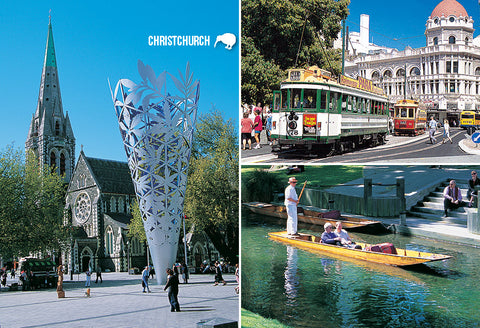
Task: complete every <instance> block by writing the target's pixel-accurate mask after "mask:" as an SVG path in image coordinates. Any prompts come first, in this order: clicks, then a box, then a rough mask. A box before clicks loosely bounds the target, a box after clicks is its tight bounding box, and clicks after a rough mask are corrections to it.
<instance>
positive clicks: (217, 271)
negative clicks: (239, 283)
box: [213, 261, 227, 286]
mask: <svg viewBox="0 0 480 328" xmlns="http://www.w3.org/2000/svg"><path fill="white" fill-rule="evenodd" d="M219 282H223V285H224V286H225V285H226V284H227V283H226V281H225V280H223V276H222V266H221V265H220V262H218V261H216V262H215V283H214V284H213V285H214V286H217V285H218V283H219Z"/></svg>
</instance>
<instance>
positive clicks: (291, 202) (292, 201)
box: [285, 177, 298, 235]
mask: <svg viewBox="0 0 480 328" xmlns="http://www.w3.org/2000/svg"><path fill="white" fill-rule="evenodd" d="M288 183H289V186H288V187H287V188H285V207H286V208H287V216H288V218H287V234H289V235H297V220H298V219H297V205H298V196H297V191H296V190H295V186H296V185H297V179H295V177H291V178H289V179H288Z"/></svg>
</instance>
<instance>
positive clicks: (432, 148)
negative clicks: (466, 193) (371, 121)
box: [241, 128, 480, 165]
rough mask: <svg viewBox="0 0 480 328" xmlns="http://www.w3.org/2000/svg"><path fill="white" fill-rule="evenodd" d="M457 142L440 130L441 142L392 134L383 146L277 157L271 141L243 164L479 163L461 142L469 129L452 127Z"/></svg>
mask: <svg viewBox="0 0 480 328" xmlns="http://www.w3.org/2000/svg"><path fill="white" fill-rule="evenodd" d="M451 137H452V140H453V143H452V144H451V143H450V142H447V143H445V144H442V142H441V141H442V134H441V132H437V134H436V138H437V143H435V144H431V143H430V140H429V138H428V135H427V134H423V135H420V136H417V137H395V136H389V137H388V138H387V143H386V144H385V145H383V146H379V147H375V148H368V149H362V150H359V151H355V152H350V153H346V154H342V155H336V156H330V157H325V156H322V157H305V156H299V155H298V154H297V155H295V154H288V153H286V154H283V155H280V156H277V155H276V154H274V153H272V152H271V147H270V146H269V145H268V144H265V145H262V148H261V149H253V150H246V151H242V156H241V158H242V164H243V165H246V164H278V163H288V164H290V163H291V164H296V163H306V164H332V163H336V164H340V163H341V164H366V163H370V164H371V163H375V164H385V163H388V164H476V163H478V162H479V161H480V156H478V155H471V154H467V153H465V152H464V151H463V150H462V149H460V147H459V146H458V143H459V142H460V141H461V140H463V139H465V138H466V133H465V130H463V129H460V128H452V129H451Z"/></svg>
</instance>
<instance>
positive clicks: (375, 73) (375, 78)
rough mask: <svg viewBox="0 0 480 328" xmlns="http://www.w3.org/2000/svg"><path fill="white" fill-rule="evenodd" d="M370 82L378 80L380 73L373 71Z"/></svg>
mask: <svg viewBox="0 0 480 328" xmlns="http://www.w3.org/2000/svg"><path fill="white" fill-rule="evenodd" d="M372 80H373V81H378V80H380V73H378V71H375V72H373V73H372Z"/></svg>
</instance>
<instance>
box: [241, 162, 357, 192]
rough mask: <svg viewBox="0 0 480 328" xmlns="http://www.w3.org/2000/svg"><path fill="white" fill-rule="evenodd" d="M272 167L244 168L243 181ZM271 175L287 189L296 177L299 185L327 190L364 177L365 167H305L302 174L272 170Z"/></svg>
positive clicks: (284, 170)
mask: <svg viewBox="0 0 480 328" xmlns="http://www.w3.org/2000/svg"><path fill="white" fill-rule="evenodd" d="M269 168H270V166H242V181H244V180H246V179H248V178H249V177H250V175H251V174H252V172H253V171H255V170H258V169H263V170H268V169H269ZM269 173H270V174H272V175H274V176H275V177H276V179H278V180H279V181H281V182H282V184H283V185H284V186H285V187H286V186H287V185H288V178H289V177H291V176H294V177H296V178H297V180H298V184H299V185H300V184H303V183H304V182H305V180H308V183H307V185H308V186H309V187H310V188H316V189H325V188H328V187H329V186H332V185H336V184H339V183H345V182H349V181H352V180H355V179H358V178H361V177H363V166H360V165H322V166H305V171H303V172H302V173H295V174H290V175H288V174H287V170H286V169H281V170H270V171H269Z"/></svg>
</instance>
